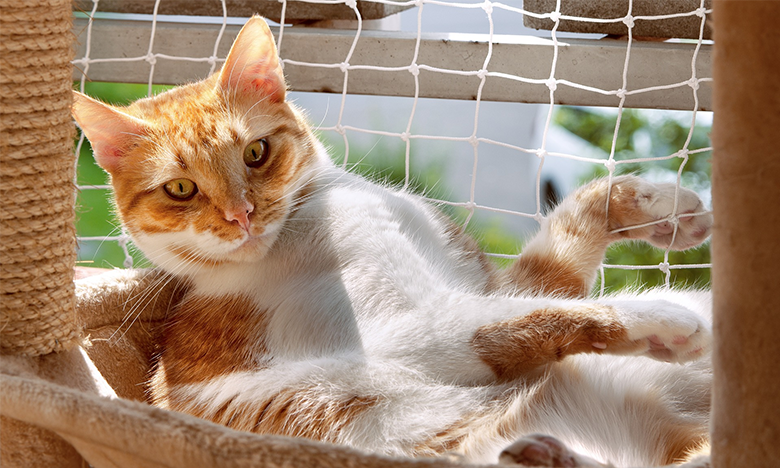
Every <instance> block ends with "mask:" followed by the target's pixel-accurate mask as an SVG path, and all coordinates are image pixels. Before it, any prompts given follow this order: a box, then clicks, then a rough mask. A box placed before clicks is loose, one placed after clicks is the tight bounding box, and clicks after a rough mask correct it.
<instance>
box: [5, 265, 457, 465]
mask: <svg viewBox="0 0 780 468" xmlns="http://www.w3.org/2000/svg"><path fill="white" fill-rule="evenodd" d="M160 280H161V278H160V274H159V273H157V272H156V271H154V270H135V271H132V270H117V271H113V272H109V273H106V274H102V275H99V276H93V277H90V278H88V279H85V280H80V281H77V282H76V293H77V306H76V311H77V315H76V316H77V318H78V330H80V331H81V332H82V334H83V336H85V341H84V343H83V346H77V347H75V348H72V349H68V350H65V351H61V352H57V353H50V354H46V355H42V356H36V357H24V356H8V355H6V356H2V357H1V358H0V373H1V374H2V380H1V384H0V387H1V388H2V392H0V414H2V434H0V443H1V447H0V450H1V451H2V456H3V458H2V465H3V466H4V467H33V466H60V467H69V466H73V467H81V466H84V465H83V463H84V460H86V462H87V463H89V464H90V465H91V466H93V467H96V468H102V467H181V468H185V467H186V468H195V467H204V468H205V467H250V466H252V467H277V466H286V467H314V466H323V467H330V466H332V467H350V466H361V467H380V466H381V467H407V466H408V467H412V466H415V467H448V466H463V465H459V464H458V465H456V464H454V463H452V462H450V461H448V460H445V459H436V460H434V459H428V460H425V459H423V460H419V459H418V460H405V459H391V458H388V457H383V456H377V455H369V454H363V453H360V452H358V451H355V450H352V449H349V448H347V447H342V446H337V445H331V444H324V443H318V442H312V441H309V440H305V439H295V438H289V437H278V436H260V435H256V434H250V433H243V432H238V431H234V430H231V429H227V428H224V427H222V426H218V425H216V424H212V423H210V422H208V421H204V420H200V419H197V418H194V417H192V416H188V415H185V414H180V413H174V412H169V411H165V410H161V409H158V408H154V407H152V406H150V405H147V404H145V403H142V401H143V399H144V388H143V382H144V381H145V379H146V378H147V376H148V371H149V366H150V365H151V361H152V357H153V355H154V352H155V335H156V331H157V330H159V326H160V324H161V321H162V320H163V319H164V317H165V314H166V313H167V311H168V310H169V307H170V306H171V305H172V304H173V303H175V301H176V300H177V298H178V297H179V295H180V293H181V292H182V290H181V288H180V287H178V286H177V285H176V284H174V283H166V284H164V285H162V286H161V281H160ZM149 291H154V294H152V295H149V294H148V292H149ZM136 306H138V307H136ZM133 310H136V311H137V316H136V315H135V314H130V315H128V312H130V311H133Z"/></svg>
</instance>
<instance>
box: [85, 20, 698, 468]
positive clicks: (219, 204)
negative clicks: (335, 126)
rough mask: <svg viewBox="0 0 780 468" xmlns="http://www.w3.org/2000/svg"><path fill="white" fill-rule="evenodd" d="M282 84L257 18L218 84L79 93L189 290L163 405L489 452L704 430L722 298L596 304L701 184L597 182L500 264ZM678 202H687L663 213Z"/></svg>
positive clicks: (666, 237)
mask: <svg viewBox="0 0 780 468" xmlns="http://www.w3.org/2000/svg"><path fill="white" fill-rule="evenodd" d="M286 93H287V90H286V83H285V79H284V76H283V73H282V69H281V67H280V63H279V60H278V58H277V51H276V47H275V44H274V39H273V36H272V35H271V32H270V30H269V28H268V26H267V25H266V23H265V21H264V20H263V19H262V18H260V17H253V18H252V19H250V20H249V21H248V22H247V23H246V25H245V26H244V27H243V29H242V30H241V32H240V33H239V35H238V37H237V38H236V40H235V42H234V44H233V46H232V48H231V50H230V52H229V54H228V57H227V59H226V61H225V64H224V66H223V68H222V70H221V71H220V72H218V73H216V74H214V75H212V76H211V77H209V78H207V79H205V80H203V81H199V82H195V83H191V84H187V85H183V86H180V87H177V88H173V89H171V90H169V91H166V92H163V93H161V94H159V95H156V96H153V97H149V98H145V99H141V100H138V101H136V102H134V103H132V104H130V105H129V106H126V107H118V106H111V105H107V104H104V103H101V102H99V101H97V100H94V99H92V98H90V97H87V96H85V95H83V94H80V93H77V92H74V95H75V100H74V106H73V114H74V117H75V119H76V120H77V122H78V123H79V125H80V127H81V128H82V131H83V132H84V134H85V135H86V137H87V138H88V139H89V140H90V142H91V144H92V148H93V151H94V154H95V157H96V160H97V162H98V163H99V164H100V166H102V167H103V168H104V169H105V170H106V171H107V172H108V173H109V174H110V176H111V183H112V184H113V187H114V192H115V198H116V200H115V203H116V208H117V210H118V214H119V216H120V218H121V220H122V223H123V225H124V226H125V228H126V229H127V232H128V233H129V234H130V235H131V237H132V239H133V241H134V243H135V245H136V246H138V247H139V248H140V249H141V250H142V251H143V252H144V254H145V255H146V256H147V257H148V258H149V259H150V260H151V261H152V262H154V263H155V264H156V265H157V266H158V267H159V268H162V269H163V270H165V271H166V272H168V273H170V274H171V275H174V276H175V277H177V278H180V279H182V280H184V281H186V282H188V284H189V285H190V286H189V290H188V292H187V294H186V296H185V297H184V299H183V300H182V302H181V303H180V304H178V305H177V307H176V308H175V310H173V311H172V312H171V315H170V317H169V318H168V320H167V324H166V326H165V330H164V333H163V338H162V343H161V350H162V351H161V354H160V356H159V360H158V362H157V364H156V368H155V370H154V374H153V375H152V376H151V379H150V382H149V398H150V401H151V402H152V403H153V404H155V405H157V406H160V407H162V408H167V409H170V410H175V411H181V412H185V413H189V414H192V415H195V416H198V417H202V418H206V419H209V420H212V421H215V422H217V423H220V424H224V425H226V426H229V427H232V428H235V429H239V430H246V431H254V432H258V433H268V434H283V435H289V436H296V437H307V438H311V439H316V440H320V441H325V442H332V443H338V444H346V445H349V446H352V447H355V448H358V449H362V450H366V451H371V452H378V453H383V454H388V455H393V456H410V457H435V456H452V457H455V458H458V459H460V460H463V461H467V462H474V463H487V462H496V461H499V459H500V460H501V461H506V462H513V463H514V462H529V463H538V464H546V466H590V465H596V466H601V465H600V464H601V463H602V462H603V463H606V462H610V463H615V464H618V465H646V464H654V465H655V464H670V463H681V462H683V461H685V460H688V458H689V457H690V456H691V454H693V453H696V452H697V451H699V450H700V449H701V448H702V447H706V445H707V440H708V435H707V434H708V431H707V421H708V412H709V398H710V383H711V371H710V364H709V360H708V359H709V358H708V351H709V347H710V339H711V338H710V328H711V326H710V318H709V316H708V314H709V308H710V305H709V304H710V298H709V295H708V293H707V292H702V291H671V290H651V291H648V292H644V293H641V294H639V293H637V294H624V295H617V296H610V297H603V298H599V299H590V298H588V297H587V296H588V293H589V291H591V289H592V286H593V283H594V281H595V278H596V274H597V269H598V266H599V265H600V263H601V261H602V259H603V257H604V255H605V250H606V248H607V246H608V245H609V244H611V243H613V242H616V241H621V240H625V239H638V240H644V241H647V242H650V243H651V244H653V245H655V246H658V247H661V248H667V247H671V248H673V249H677V250H682V249H687V248H690V247H693V246H696V245H698V244H700V243H702V242H703V241H705V240H706V239H707V237H708V236H709V232H710V228H711V225H712V217H711V215H710V214H709V213H708V212H706V211H705V209H704V206H703V204H702V202H701V200H700V199H699V197H698V196H697V195H696V194H695V193H694V192H692V191H690V190H687V189H684V188H679V189H678V188H676V187H675V185H674V184H653V183H650V182H647V181H645V180H643V179H640V178H638V177H634V176H619V177H613V178H611V179H600V180H596V181H594V182H591V183H590V184H588V185H585V186H584V187H581V188H580V189H578V190H577V191H575V192H574V193H573V194H572V195H570V196H568V197H567V198H565V199H564V200H563V201H562V202H561V204H560V205H559V206H557V207H556V208H555V209H554V210H553V211H552V212H551V213H550V214H549V215H548V216H547V217H546V218H545V220H544V221H543V222H542V225H541V229H540V232H539V233H538V234H537V235H536V236H535V237H534V238H533V239H532V240H531V241H530V242H529V243H528V244H527V246H526V247H525V248H524V250H523V253H522V255H521V256H520V258H519V259H518V260H517V261H516V262H515V263H514V264H513V265H511V266H510V267H508V268H506V269H503V270H502V269H498V268H496V267H494V265H493V264H492V262H490V261H489V260H487V259H486V256H485V255H484V254H483V253H482V252H481V251H480V250H479V248H478V247H477V244H476V243H475V241H473V240H472V239H471V238H469V237H468V236H467V235H466V234H464V233H463V232H462V229H461V228H460V227H458V226H456V225H454V224H453V223H452V222H451V221H450V220H449V219H448V218H447V217H446V216H444V215H442V214H441V213H440V212H439V211H438V210H437V209H436V208H435V207H433V206H431V205H430V204H428V203H426V202H424V201H423V200H422V199H421V198H420V197H418V196H416V195H413V194H411V193H407V192H405V191H404V190H399V189H394V188H390V187H385V186H382V185H379V184H376V183H372V182H369V181H367V180H365V179H363V178H361V177H359V176H357V175H354V174H352V173H349V172H348V171H344V170H342V169H341V168H339V167H336V166H335V165H334V164H333V163H332V161H331V159H330V157H329V155H328V153H327V151H326V150H325V148H324V146H323V145H322V144H321V143H320V142H319V141H318V140H317V139H316V137H315V136H314V135H313V133H312V130H311V128H310V127H309V125H308V124H307V122H306V120H305V117H304V116H303V114H302V112H301V111H300V110H298V109H297V108H296V107H295V106H294V105H293V104H291V103H290V102H289V101H288V100H287V94H286ZM607 200H609V203H608V204H607ZM675 206H676V210H677V211H676V212H677V213H683V214H685V215H687V216H680V217H679V221H678V222H677V223H676V225H675V224H673V223H670V222H669V221H663V222H660V221H659V220H663V219H666V218H667V217H668V216H669V215H671V214H672V213H673V211H674V210H675ZM631 226H638V227H636V228H633V229H625V228H628V227H631ZM528 434H531V435H528ZM539 434H550V436H553V437H549V436H544V435H539ZM569 447H572V448H573V449H576V450H577V451H575V450H572V449H570V448H569ZM583 451H587V452H588V453H589V454H590V455H587V456H586V455H584V454H581V452H583Z"/></svg>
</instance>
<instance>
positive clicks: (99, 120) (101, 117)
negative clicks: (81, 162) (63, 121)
mask: <svg viewBox="0 0 780 468" xmlns="http://www.w3.org/2000/svg"><path fill="white" fill-rule="evenodd" d="M73 117H74V118H75V119H76V121H77V122H78V123H79V127H81V130H82V131H83V132H84V135H85V136H86V137H87V139H89V142H90V144H91V145H92V150H93V153H94V154H95V160H96V161H97V163H98V164H99V165H100V166H101V167H102V168H103V169H105V170H106V171H108V172H110V173H114V172H116V171H117V170H118V169H119V166H120V163H121V160H122V157H123V156H124V154H125V153H126V151H127V149H128V148H129V147H131V146H132V145H133V143H135V142H136V141H137V140H138V138H140V137H142V136H143V135H144V133H145V132H146V127H145V125H144V123H143V121H141V120H139V119H136V118H135V117H132V116H130V115H127V114H125V113H122V112H120V111H118V110H116V109H114V108H112V107H110V106H108V105H106V104H103V103H102V102H100V101H97V100H95V99H92V98H90V97H88V96H86V95H83V94H81V93H76V92H74V101H73Z"/></svg>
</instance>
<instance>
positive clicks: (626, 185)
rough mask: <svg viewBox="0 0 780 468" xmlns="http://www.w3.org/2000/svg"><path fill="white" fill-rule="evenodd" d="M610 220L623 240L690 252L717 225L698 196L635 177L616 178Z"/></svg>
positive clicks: (674, 186)
mask: <svg viewBox="0 0 780 468" xmlns="http://www.w3.org/2000/svg"><path fill="white" fill-rule="evenodd" d="M675 199H676V200H677V206H676V207H675ZM609 219H610V227H611V228H612V230H613V232H614V233H616V234H619V235H620V236H621V237H624V238H630V239H643V240H646V241H647V242H649V243H650V244H652V245H654V246H656V247H659V248H662V249H666V248H671V249H673V250H685V249H689V248H691V247H695V246H697V245H699V244H701V243H702V242H704V241H705V240H706V239H707V237H709V235H710V230H711V228H712V222H713V220H712V214H711V213H710V212H708V211H707V210H705V208H704V203H703V202H702V200H701V198H699V196H698V195H697V194H696V192H694V191H692V190H689V189H687V188H684V187H677V185H676V184H669V183H658V184H656V183H651V182H648V181H646V180H643V179H640V178H639V177H634V176H622V177H616V178H615V181H614V183H613V185H612V190H611V195H610V215H609ZM675 225H676V229H675Z"/></svg>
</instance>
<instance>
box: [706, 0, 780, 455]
mask: <svg viewBox="0 0 780 468" xmlns="http://www.w3.org/2000/svg"><path fill="white" fill-rule="evenodd" d="M714 17H715V23H716V25H715V60H714V68H713V72H714V79H715V84H716V86H715V89H714V107H715V121H714V127H713V134H712V140H713V146H714V150H713V171H712V186H713V190H712V198H713V207H714V211H715V228H714V233H713V237H712V238H713V240H712V257H713V274H712V278H713V299H714V310H713V314H714V327H715V339H716V341H715V343H716V346H715V352H714V355H713V361H714V362H713V366H714V372H715V381H714V389H713V414H712V431H713V433H712V462H713V468H738V467H739V468H742V467H751V468H761V467H767V468H769V467H777V466H780V443H778V442H780V412H779V411H778V408H780V372H779V371H778V370H780V291H779V290H778V279H777V277H778V265H780V151H778V138H777V131H778V129H780V91H778V83H780V81H779V80H780V55H779V53H778V51H779V50H780V36H778V35H777V33H776V30H777V24H776V21H777V18H780V2H777V1H749V2H748V1H733V0H732V1H724V0H716V1H715V11H714Z"/></svg>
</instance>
